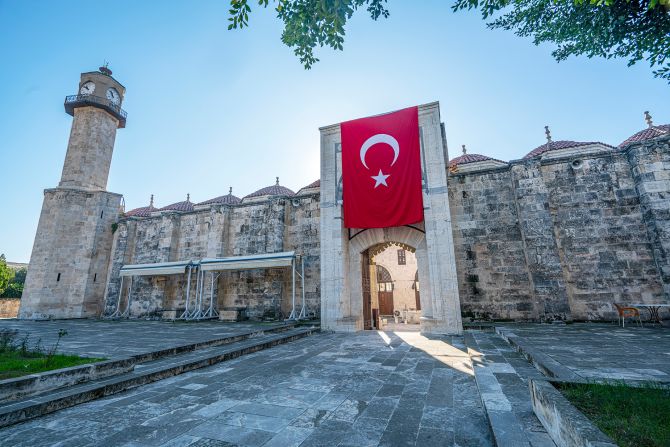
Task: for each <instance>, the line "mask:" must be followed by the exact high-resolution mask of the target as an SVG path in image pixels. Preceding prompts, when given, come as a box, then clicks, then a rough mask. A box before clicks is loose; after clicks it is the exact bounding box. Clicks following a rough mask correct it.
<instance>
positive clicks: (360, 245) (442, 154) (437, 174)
mask: <svg viewBox="0 0 670 447" xmlns="http://www.w3.org/2000/svg"><path fill="white" fill-rule="evenodd" d="M320 131H321V199H320V208H319V210H320V235H321V243H320V250H321V327H322V328H324V329H329V330H335V331H359V330H363V329H365V328H371V327H372V326H373V322H374V318H373V307H372V302H371V295H372V294H371V293H368V292H366V291H365V290H366V289H367V290H369V288H364V287H363V283H364V282H366V278H367V283H366V284H369V281H370V278H369V274H366V273H365V272H364V271H365V268H364V266H365V265H368V266H369V259H368V260H367V264H366V252H367V250H368V249H369V248H370V247H373V246H375V245H377V244H381V243H386V242H398V243H402V244H406V245H408V246H410V247H413V248H414V249H415V250H416V258H417V265H418V271H419V278H420V283H421V285H422V287H421V294H420V307H421V310H420V311H419V312H420V314H419V315H420V317H419V318H420V327H421V332H424V333H435V334H461V333H462V331H463V326H462V320H461V309H460V302H459V297H458V283H457V278H456V259H455V255H454V241H453V236H452V228H451V215H450V210H449V197H448V188H447V160H448V155H447V146H446V139H445V136H444V135H445V132H444V128H443V126H442V124H441V122H440V110H439V103H437V102H434V103H430V104H425V105H421V106H419V131H420V132H419V134H420V143H421V160H422V161H421V169H422V181H423V208H424V220H423V221H422V222H420V223H418V224H415V225H411V226H402V227H388V228H370V229H353V228H345V227H344V225H343V210H342V183H341V177H342V149H341V146H342V144H341V143H342V135H341V131H340V125H339V124H335V125H332V126H326V127H322V128H321V129H320ZM364 294H365V297H364ZM368 295H370V300H369V299H368ZM395 296H396V294H395V292H394V301H395ZM368 303H369V304H370V306H369V308H368ZM394 307H396V306H395V302H394ZM415 307H417V306H415ZM395 310H397V309H394V311H395ZM368 315H370V318H368Z"/></svg>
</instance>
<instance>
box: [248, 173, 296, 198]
mask: <svg viewBox="0 0 670 447" xmlns="http://www.w3.org/2000/svg"><path fill="white" fill-rule="evenodd" d="M293 195H295V193H294V192H293V191H291V190H290V189H288V188H286V187H284V186H281V185H280V184H279V177H277V183H275V184H274V185H272V186H267V187H265V188H261V189H259V190H258V191H256V192H253V193H251V194H249V195H248V196H245V197H244V198H245V199H250V198H253V197H263V196H293Z"/></svg>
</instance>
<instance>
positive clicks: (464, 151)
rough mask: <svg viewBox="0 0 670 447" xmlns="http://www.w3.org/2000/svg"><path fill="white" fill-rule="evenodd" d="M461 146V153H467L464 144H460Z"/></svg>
mask: <svg viewBox="0 0 670 447" xmlns="http://www.w3.org/2000/svg"><path fill="white" fill-rule="evenodd" d="M461 147H462V148H463V155H465V154H466V153H467V150H466V149H465V144H462V145H461Z"/></svg>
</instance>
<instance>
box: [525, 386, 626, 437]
mask: <svg viewBox="0 0 670 447" xmlns="http://www.w3.org/2000/svg"><path fill="white" fill-rule="evenodd" d="M528 386H529V388H530V397H531V401H532V404H533V411H534V412H535V415H536V416H537V418H538V419H539V420H540V422H542V425H544V428H545V429H546V430H547V433H549V436H551V439H552V440H553V441H554V442H555V443H556V445H559V446H561V447H617V444H615V443H614V441H612V440H611V439H610V438H609V437H608V436H607V435H605V433H603V432H602V431H600V429H598V427H596V426H595V425H593V423H592V422H591V421H590V420H589V419H588V418H587V417H586V416H584V415H583V414H582V413H581V412H580V411H579V410H577V409H576V408H575V407H574V406H573V405H572V404H571V403H570V402H569V401H568V400H567V399H566V398H565V397H564V396H563V395H562V394H561V392H560V391H558V390H557V389H556V388H554V387H553V386H552V385H551V383H549V382H547V381H546V380H537V379H529V381H528Z"/></svg>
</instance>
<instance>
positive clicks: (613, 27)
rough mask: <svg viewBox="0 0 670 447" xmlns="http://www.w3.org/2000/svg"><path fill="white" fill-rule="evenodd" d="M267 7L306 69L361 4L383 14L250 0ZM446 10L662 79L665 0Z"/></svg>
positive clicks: (485, 2) (235, 9)
mask: <svg viewBox="0 0 670 447" xmlns="http://www.w3.org/2000/svg"><path fill="white" fill-rule="evenodd" d="M257 1H258V4H259V5H260V6H261V7H265V8H267V7H268V6H270V3H271V4H272V5H273V6H274V8H275V11H276V12H277V16H278V18H280V19H281V20H282V21H283V22H284V31H283V33H282V37H281V39H282V42H284V44H286V45H287V46H289V47H290V48H293V51H294V52H295V54H296V55H297V56H298V57H299V58H300V62H301V63H302V64H303V65H304V66H305V68H307V69H309V68H310V67H311V66H312V65H313V64H314V63H315V62H317V61H318V59H317V58H316V57H315V56H314V49H315V48H317V47H323V46H327V47H330V48H333V49H336V50H342V48H343V44H344V36H345V31H344V25H345V24H346V22H347V20H349V19H350V18H351V16H352V15H353V14H354V13H355V12H356V11H358V10H360V9H362V8H365V9H366V10H367V12H368V13H369V14H370V16H371V17H372V19H374V20H377V19H378V18H379V17H384V18H386V17H388V16H389V11H388V9H386V7H385V4H386V0H273V1H272V2H271V1H270V0H257ZM230 5H231V8H230V11H229V13H230V17H229V22H230V23H229V26H228V29H233V28H243V27H246V26H248V25H249V14H250V13H251V7H250V6H249V2H248V0H231V1H230ZM452 9H453V10H454V11H460V10H478V11H480V13H481V15H482V18H483V19H484V20H489V22H488V24H487V25H488V26H489V28H492V29H505V30H509V31H513V32H514V33H515V34H516V35H518V36H522V37H530V38H532V39H533V42H534V43H535V44H536V45H539V44H541V43H551V44H554V45H556V49H555V50H554V51H553V52H552V55H553V56H554V57H555V58H556V60H558V61H562V60H565V59H566V58H568V57H569V56H577V55H585V56H587V57H604V58H607V59H610V58H624V59H627V60H628V65H633V64H635V63H636V62H639V61H641V60H643V59H644V60H646V61H647V62H648V63H649V65H650V66H651V67H653V68H654V69H655V70H654V75H655V76H657V77H661V78H664V79H667V80H668V81H669V82H670V59H669V57H670V0H514V1H513V0H455V2H454V4H453V5H452Z"/></svg>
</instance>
